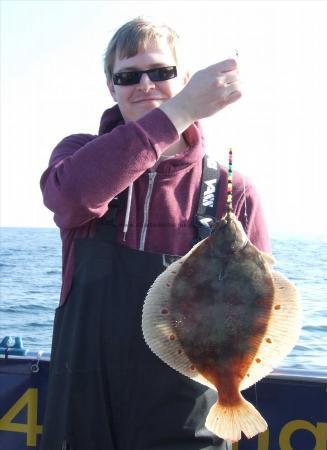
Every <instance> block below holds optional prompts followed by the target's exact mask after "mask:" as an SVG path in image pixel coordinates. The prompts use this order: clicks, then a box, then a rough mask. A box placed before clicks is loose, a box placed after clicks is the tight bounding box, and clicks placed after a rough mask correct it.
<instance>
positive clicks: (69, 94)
mask: <svg viewBox="0 0 327 450" xmlns="http://www.w3.org/2000/svg"><path fill="white" fill-rule="evenodd" d="M0 3H1V133H0V136H1V153H0V158H1V198H0V200H1V203H0V207H1V210H0V225H1V226H16V227H53V226H54V223H53V220H52V213H51V212H50V211H48V210H47V209H46V208H45V206H44V205H43V202H42V196H41V192H40V188H39V179H40V176H41V174H42V172H43V171H44V170H45V169H46V167H47V165H48V161H49V157H50V154H51V152H52V150H53V148H54V147H55V146H56V144H57V143H58V142H59V141H61V139H63V138H64V137H65V136H68V135H70V134H74V133H91V134H96V133H97V131H98V126H99V120H100V117H101V115H102V112H103V111H104V110H105V109H107V108H109V107H110V106H112V105H113V101H112V99H111V97H110V95H109V92H108V90H107V87H106V83H105V76H104V73H103V63H102V61H103V54H104V52H105V49H106V46H107V44H108V42H109V40H110V38H111V36H112V34H113V33H114V32H115V31H116V29H118V28H119V27H120V26H121V25H122V24H123V23H125V22H127V21H128V20H130V19H132V18H134V17H136V16H138V15H147V16H150V17H153V18H154V19H160V20H162V21H164V22H166V23H167V24H168V25H170V26H171V27H173V28H175V29H176V30H177V31H178V32H179V34H180V35H181V37H182V38H183V40H184V48H185V58H186V62H187V64H188V65H189V68H190V70H191V72H192V73H194V72H196V71H197V70H200V69H202V68H205V67H206V66H208V65H211V64H214V63H216V62H219V61H221V60H224V59H226V58H228V57H231V56H232V57H233V56H234V52H235V49H237V50H238V52H239V58H240V59H239V64H240V80H241V86H242V98H241V100H240V101H238V102H236V103H235V104H233V105H231V106H229V107H228V108H226V109H224V110H222V111H220V112H218V113H217V114H215V115H214V116H212V117H210V118H208V119H205V120H203V121H202V125H203V128H204V131H205V136H206V142H207V149H208V152H209V153H210V154H211V155H213V156H214V157H215V158H217V159H218V160H219V161H220V162H221V163H223V164H226V163H227V158H228V149H229V147H230V146H232V147H233V150H234V168H235V170H237V171H240V172H242V173H244V174H246V175H247V176H249V177H250V178H251V179H252V181H253V183H254V184H255V186H256V188H257V190H258V192H259V194H260V197H261V200H262V204H263V208H264V212H265V216H266V220H267V224H268V229H269V230H270V232H271V233H272V234H274V233H294V234H307V235H311V236H321V235H322V236H324V237H327V213H326V207H325V204H326V199H325V197H326V192H327V188H326V186H327V183H326V162H327V156H326V150H327V145H326V144H327V130H326V128H327V120H326V117H327V114H326V104H327V88H326V80H327V58H326V51H325V50H324V48H325V46H326V42H327V27H326V19H327V2H326V1H318V2H316V1H276V0H275V1H261V2H259V1H246V0H243V1H219V0H216V1H214V0H212V1H192V0H190V1H169V0H165V1H111V0H106V1H96V0H95V1H87V0H85V1H79V0H72V1H70V0H56V1H52V0H43V1H42V0H39V1H29V0H22V1H21V0H0Z"/></svg>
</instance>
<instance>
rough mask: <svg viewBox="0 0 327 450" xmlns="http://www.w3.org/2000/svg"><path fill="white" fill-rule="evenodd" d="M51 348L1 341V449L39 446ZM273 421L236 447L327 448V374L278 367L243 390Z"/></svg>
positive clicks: (278, 449) (272, 449) (270, 449)
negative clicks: (262, 430)
mask: <svg viewBox="0 0 327 450" xmlns="http://www.w3.org/2000/svg"><path fill="white" fill-rule="evenodd" d="M49 362H50V353H48V352H42V351H39V352H38V351H30V350H29V349H27V348H25V347H24V345H23V341H22V338H21V337H17V336H6V337H5V338H4V339H3V340H2V342H1V343H0V449H3V450H27V449H29V450H31V449H38V448H40V441H41V437H42V430H43V426H42V423H43V416H44V411H45V405H46V397H47V383H48V374H49ZM243 395H244V397H245V398H247V399H248V400H249V401H250V402H251V403H252V404H253V405H255V406H256V408H257V409H258V410H259V411H260V413H261V414H262V415H263V417H264V418H265V419H266V421H267V423H268V429H267V431H265V432H264V433H260V434H259V435H258V436H256V437H254V438H252V439H246V438H245V437H243V438H242V439H241V440H240V441H239V442H237V443H234V444H233V447H232V449H233V450H326V448H327V414H326V413H327V376H326V374H324V373H321V372H318V371H311V370H295V369H292V370H291V369H277V370H275V371H273V372H272V373H271V374H270V375H269V376H267V377H266V378H264V379H263V380H261V381H260V382H258V383H256V384H255V385H254V386H252V387H250V388H249V389H247V390H246V391H244V392H243Z"/></svg>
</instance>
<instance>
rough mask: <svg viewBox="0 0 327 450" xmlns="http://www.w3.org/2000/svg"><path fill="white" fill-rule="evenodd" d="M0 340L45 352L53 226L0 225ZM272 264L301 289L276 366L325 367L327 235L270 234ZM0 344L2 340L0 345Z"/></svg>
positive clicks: (54, 283)
mask: <svg viewBox="0 0 327 450" xmlns="http://www.w3.org/2000/svg"><path fill="white" fill-rule="evenodd" d="M0 239H1V244H0V343H1V341H2V339H3V338H4V337H5V336H20V337H21V338H22V341H23V344H24V347H26V348H27V349H29V350H31V351H45V352H49V351H50V349H51V338H52V326H53V319H54V312H55V308H56V307H57V306H58V300H59V294H60V287H61V241H60V236H59V231H58V230H57V229H55V228H0ZM271 242H272V253H273V255H274V257H275V258H276V260H277V265H276V269H277V270H279V271H281V272H282V273H283V274H284V275H286V276H287V277H288V278H289V279H290V280H291V281H292V282H293V283H294V284H295V285H296V286H297V288H298V289H299V291H300V295H301V302H302V308H303V326H302V330H301V334H300V338H299V341H298V343H297V345H296V346H295V347H294V349H293V350H292V352H291V353H290V354H289V355H288V356H287V357H286V358H285V359H284V361H283V362H282V363H281V365H280V366H279V368H283V369H284V368H285V369H290V368H291V369H304V370H311V371H319V372H322V371H323V372H326V368H327V353H326V348H327V333H326V332H327V309H326V300H327V237H326V238H323V237H309V236H295V235H283V234H279V235H276V236H274V235H273V236H272V238H271ZM0 346H1V344H0Z"/></svg>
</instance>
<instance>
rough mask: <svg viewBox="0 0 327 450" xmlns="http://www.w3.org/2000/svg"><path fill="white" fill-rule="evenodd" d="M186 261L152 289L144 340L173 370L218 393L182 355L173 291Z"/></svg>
mask: <svg viewBox="0 0 327 450" xmlns="http://www.w3.org/2000/svg"><path fill="white" fill-rule="evenodd" d="M193 248H194V247H193ZM184 259H185V256H184V257H183V258H181V259H179V260H177V261H175V262H174V263H172V264H171V265H170V266H169V267H168V268H167V269H166V270H165V271H164V272H162V273H161V274H160V275H159V276H158V278H157V279H156V280H155V281H154V283H153V285H152V286H151V287H150V289H149V291H148V294H147V296H146V298H145V302H144V305H143V314H142V331H143V336H144V340H145V342H146V343H147V345H148V346H149V347H150V349H151V350H152V352H153V353H154V354H155V355H157V356H158V357H159V358H160V359H161V360H162V361H164V362H165V363H166V364H168V365H169V366H170V367H172V368H173V369H175V370H176V371H178V372H180V373H181V374H183V375H185V376H187V377H189V378H191V379H192V380H194V381H197V382H198V383H201V384H204V385H206V386H208V387H211V388H213V389H216V388H215V387H214V386H213V385H212V384H211V383H210V382H209V381H208V380H206V378H204V377H203V376H202V375H201V374H200V373H199V372H198V371H197V370H196V368H195V367H194V365H193V364H192V362H191V361H190V360H189V358H188V357H187V355H186V354H185V352H184V351H183V348H182V346H181V344H180V342H179V339H178V337H177V334H176V331H175V330H174V325H173V321H172V318H171V313H170V305H171V296H170V288H171V286H172V284H173V281H174V278H175V277H176V276H177V274H178V272H179V270H180V267H181V265H182V264H183V262H184Z"/></svg>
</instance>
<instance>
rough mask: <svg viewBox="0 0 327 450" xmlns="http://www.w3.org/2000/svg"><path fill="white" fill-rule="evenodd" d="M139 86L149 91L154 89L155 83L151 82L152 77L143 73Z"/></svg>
mask: <svg viewBox="0 0 327 450" xmlns="http://www.w3.org/2000/svg"><path fill="white" fill-rule="evenodd" d="M139 86H140V88H141V89H143V90H148V89H150V88H152V87H154V82H153V81H151V80H150V77H149V75H148V74H147V73H142V75H141V79H140V82H139Z"/></svg>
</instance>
